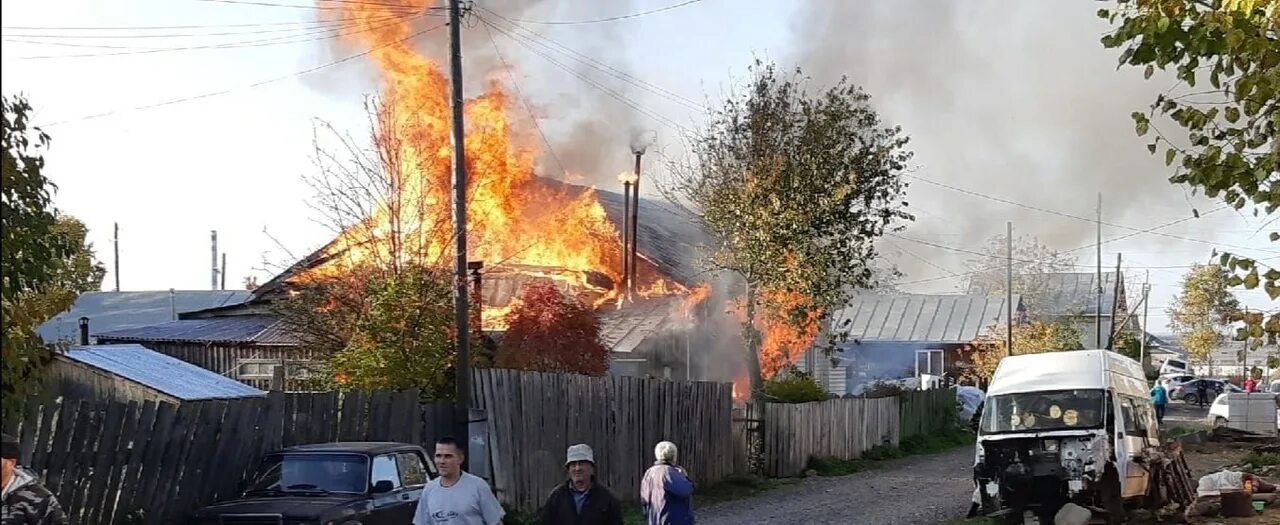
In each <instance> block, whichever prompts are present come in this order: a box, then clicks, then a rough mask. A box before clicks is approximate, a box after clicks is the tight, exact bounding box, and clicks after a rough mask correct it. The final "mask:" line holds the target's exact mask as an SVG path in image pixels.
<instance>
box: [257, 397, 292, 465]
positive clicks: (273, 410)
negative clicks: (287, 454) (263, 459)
mask: <svg viewBox="0 0 1280 525" xmlns="http://www.w3.org/2000/svg"><path fill="white" fill-rule="evenodd" d="M266 408H267V410H266V412H267V416H266V418H265V420H266V423H265V425H264V433H263V439H262V442H261V443H260V444H259V445H260V448H259V449H258V454H257V455H259V456H261V455H262V454H266V453H268V452H271V451H273V450H279V449H281V448H284V417H285V415H284V411H285V395H284V393H283V392H268V393H267V407H266Z"/></svg>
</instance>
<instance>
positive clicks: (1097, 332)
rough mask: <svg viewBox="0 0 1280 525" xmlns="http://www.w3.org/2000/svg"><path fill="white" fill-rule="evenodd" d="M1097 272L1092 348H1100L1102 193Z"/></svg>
mask: <svg viewBox="0 0 1280 525" xmlns="http://www.w3.org/2000/svg"><path fill="white" fill-rule="evenodd" d="M1097 226H1098V244H1097V247H1098V272H1097V274H1096V275H1095V277H1094V280H1096V281H1097V283H1098V290H1097V294H1098V301H1097V309H1096V311H1094V312H1093V324H1094V325H1095V328H1096V330H1095V334H1094V345H1095V346H1094V348H1102V192H1098V224H1097Z"/></svg>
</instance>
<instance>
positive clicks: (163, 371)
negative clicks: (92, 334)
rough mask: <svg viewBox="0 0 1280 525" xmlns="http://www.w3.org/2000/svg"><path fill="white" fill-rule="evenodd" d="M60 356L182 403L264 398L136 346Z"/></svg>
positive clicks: (92, 348) (89, 349) (236, 383)
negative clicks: (171, 397) (166, 395)
mask: <svg viewBox="0 0 1280 525" xmlns="http://www.w3.org/2000/svg"><path fill="white" fill-rule="evenodd" d="M61 356H62V357H65V358H67V359H70V360H72V361H75V362H77V363H81V364H84V365H87V366H90V367H93V368H96V369H99V370H102V371H105V372H108V373H111V374H115V375H118V376H120V377H123V378H125V379H128V380H130V381H133V382H135V383H138V384H141V385H144V386H147V387H149V388H152V389H155V390H158V391H160V392H163V393H165V394H168V395H170V396H173V397H176V398H178V399H180V400H183V401H198V400H202V399H231V398H241V397H256V396H263V395H266V392H263V391H262V390H258V389H256V388H253V387H251V386H249V385H246V384H244V383H241V382H239V381H236V380H234V379H231V378H229V377H226V376H223V375H220V374H218V373H216V372H211V371H209V370H205V369H203V368H200V367H198V366H196V365H193V364H190V363H187V362H185V361H182V360H179V359H174V358H172V357H169V356H167V355H164V354H161V353H159V352H155V351H152V350H148V349H146V348H143V347H142V346H141V345H136V344H125V345H94V346H76V347H72V348H71V349H70V350H68V351H67V352H66V353H65V354H61Z"/></svg>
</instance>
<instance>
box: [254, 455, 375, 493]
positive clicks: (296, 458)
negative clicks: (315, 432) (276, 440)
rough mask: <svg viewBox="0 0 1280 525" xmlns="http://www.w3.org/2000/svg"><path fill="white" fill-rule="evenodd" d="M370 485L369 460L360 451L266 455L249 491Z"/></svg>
mask: <svg viewBox="0 0 1280 525" xmlns="http://www.w3.org/2000/svg"><path fill="white" fill-rule="evenodd" d="M368 485H369V460H368V458H366V457H365V456H362V455H359V454H275V455H271V456H267V458H266V459H264V460H263V461H262V465H261V466H259V467H258V472H257V474H255V475H254V476H253V482H252V483H250V484H249V490H248V492H354V493H363V492H364V491H365V490H366V489H367V488H368Z"/></svg>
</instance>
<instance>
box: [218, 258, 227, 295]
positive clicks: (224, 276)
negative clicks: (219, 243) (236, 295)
mask: <svg viewBox="0 0 1280 525" xmlns="http://www.w3.org/2000/svg"><path fill="white" fill-rule="evenodd" d="M218 278H219V280H220V281H222V282H220V283H218V284H219V287H218V289H219V290H226V289H227V252H222V270H221V271H219V272H218Z"/></svg>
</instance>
